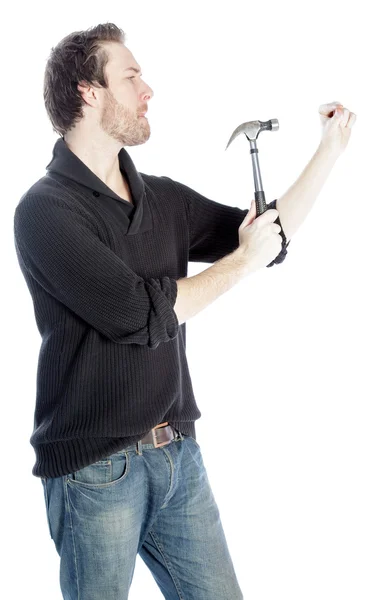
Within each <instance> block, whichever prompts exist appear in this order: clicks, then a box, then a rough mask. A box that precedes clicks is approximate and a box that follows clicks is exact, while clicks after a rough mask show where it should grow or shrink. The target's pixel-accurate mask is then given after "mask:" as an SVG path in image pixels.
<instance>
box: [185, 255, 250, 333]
mask: <svg viewBox="0 0 392 600" xmlns="http://www.w3.org/2000/svg"><path fill="white" fill-rule="evenodd" d="M247 273H248V271H247V263H246V261H245V260H244V259H243V258H242V252H241V249H240V248H237V250H234V252H232V253H231V254H228V255H227V256H224V257H223V258H221V259H220V260H218V261H217V262H216V263H214V264H213V265H212V266H211V267H209V268H208V269H206V270H205V271H202V272H201V273H199V274H198V275H194V276H193V277H184V278H182V279H178V280H177V299H176V303H175V305H174V311H175V313H176V315H177V318H178V322H179V324H180V325H181V324H182V323H184V321H188V320H189V319H190V318H191V317H193V316H194V315H196V314H197V313H198V312H200V311H201V310H203V309H204V308H206V307H207V306H208V305H209V304H211V303H212V302H213V301H214V300H216V299H217V298H218V297H219V296H221V295H222V294H224V293H225V292H227V291H228V290H229V289H230V288H232V287H233V286H234V285H236V284H237V283H238V282H239V281H240V280H241V279H242V278H243V277H245V276H246V275H247Z"/></svg>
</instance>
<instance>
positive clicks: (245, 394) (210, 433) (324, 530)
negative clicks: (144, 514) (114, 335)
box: [1, 0, 392, 600]
mask: <svg viewBox="0 0 392 600" xmlns="http://www.w3.org/2000/svg"><path fill="white" fill-rule="evenodd" d="M2 13H3V15H2V24H3V27H2V36H1V53H2V84H1V85H2V91H1V102H2V142H3V143H2V154H3V156H2V167H3V173H2V185H3V194H2V208H3V220H2V236H1V240H2V244H3V248H2V252H1V256H2V272H3V281H2V283H3V286H2V288H3V292H2V294H1V302H2V304H3V309H2V311H1V315H2V317H3V318H2V333H3V336H2V337H3V360H2V365H3V368H4V369H3V373H2V383H3V394H2V395H3V410H2V436H1V450H2V494H1V498H2V500H1V502H2V519H3V523H2V535H1V538H2V547H3V548H2V549H3V551H4V550H6V554H5V555H4V554H3V557H4V558H3V560H2V566H3V568H4V573H3V575H2V589H3V590H4V589H6V588H7V589H8V590H9V592H8V594H7V598H20V599H22V598H23V599H24V598H26V599H27V598H39V599H40V600H61V598H62V596H61V592H60V587H59V583H58V578H59V573H58V571H59V560H60V559H59V557H58V555H57V553H56V550H55V546H54V544H53V542H52V541H51V539H50V537H49V532H48V529H47V523H46V514H45V507H44V496H43V490H42V485H41V482H40V480H39V479H38V478H35V477H33V476H32V474H31V469H32V466H33V464H34V461H35V456H34V451H33V448H32V446H31V445H30V443H29V438H30V435H31V433H32V428H33V413H34V406H35V385H36V369H37V359H38V353H39V348H40V343H41V338H40V335H39V332H38V329H37V327H36V323H35V318H34V312H33V305H32V302H31V297H30V295H29V292H28V289H27V286H26V284H25V281H24V279H23V277H22V274H21V272H20V270H19V266H18V263H17V259H16V253H15V250H14V246H13V215H14V210H15V207H16V205H17V203H18V201H19V198H20V197H21V195H22V194H23V193H24V192H25V191H26V190H27V189H28V188H29V187H30V186H31V185H32V184H33V183H34V182H35V181H36V180H37V179H39V178H40V177H42V176H43V175H44V174H45V166H46V165H47V164H48V162H49V161H50V159H51V156H52V148H53V145H54V143H55V141H56V140H57V138H58V136H57V135H56V134H54V133H53V132H52V128H51V124H50V122H49V119H48V117H47V115H46V112H45V108H44V103H43V97H42V86H43V73H44V68H45V63H46V60H47V58H48V56H49V53H50V49H51V47H52V46H55V45H56V44H57V43H58V42H59V41H60V40H61V39H62V38H63V37H64V36H65V35H67V34H68V33H70V32H72V31H76V30H80V29H86V28H88V27H91V26H94V25H97V24H98V23H103V22H107V21H111V22H114V23H115V24H116V25H117V26H119V27H121V28H122V29H123V30H124V31H125V32H126V34H127V40H126V45H127V46H128V47H129V49H130V50H131V52H132V53H133V54H134V56H135V58H136V60H137V61H138V62H139V64H140V65H141V68H142V72H143V79H144V80H145V81H146V82H147V83H148V84H149V85H150V86H151V87H152V88H153V90H154V92H155V96H154V98H153V100H152V101H151V102H150V103H149V115H148V118H149V122H150V126H151V137H150V139H149V141H148V142H147V143H146V144H144V145H143V146H138V147H134V148H130V147H127V150H128V152H129V153H130V155H131V157H132V159H133V161H134V162H135V165H136V167H137V169H138V170H139V171H142V172H144V173H150V174H154V175H167V176H169V177H171V178H173V179H175V180H177V181H181V182H183V183H185V184H186V185H188V186H190V187H192V188H193V189H195V190H196V191H199V192H200V193H202V194H204V195H205V196H207V197H208V198H211V199H213V200H216V201H218V202H221V203H223V204H228V205H231V206H238V207H240V208H249V207H250V202H251V199H252V198H253V192H254V188H253V176H252V166H251V158H250V154H249V143H248V141H247V140H246V138H245V136H242V137H240V138H238V139H237V140H236V142H235V143H233V144H232V145H231V146H230V148H229V149H228V150H227V151H226V152H225V147H226V144H227V142H228V140H229V137H230V135H231V133H232V132H233V130H234V129H235V128H236V127H237V126H238V125H239V124H240V123H242V122H244V121H249V120H255V119H260V120H263V121H266V120H268V119H270V118H277V119H278V120H279V124H280V129H279V131H278V132H274V133H271V132H266V133H264V134H262V135H261V136H259V139H258V147H259V159H260V168H261V175H262V180H263V186H264V190H265V194H266V199H267V202H269V201H271V200H273V199H274V198H277V197H279V195H282V194H283V193H285V191H286V190H287V189H288V188H289V187H290V185H291V184H292V183H293V182H294V181H295V180H296V179H297V177H298V176H299V175H300V173H301V172H302V170H303V169H304V167H305V166H306V164H307V163H308V161H309V160H310V158H311V157H312V155H313V153H314V152H315V150H316V148H317V146H318V144H319V141H320V138H321V125H320V121H319V115H318V108H319V106H320V104H324V103H327V102H331V101H334V100H337V101H340V102H342V103H343V105H344V106H345V107H347V108H348V109H349V110H350V111H353V112H354V113H355V114H356V115H357V121H356V123H355V125H354V127H353V130H352V135H351V139H350V141H349V145H348V147H347V149H346V151H345V152H344V153H343V155H342V156H341V157H340V158H339V160H338V161H337V163H336V164H335V166H334V167H333V169H332V172H331V175H330V177H329V178H328V180H327V182H326V184H325V185H324V187H323V189H322V191H321V193H320V194H319V196H318V198H317V201H316V204H315V206H314V208H313V210H312V211H311V213H310V214H309V216H308V218H307V219H306V221H305V223H304V224H303V226H302V227H301V229H300V230H299V231H298V232H297V234H296V235H295V236H294V237H293V239H292V242H291V244H290V247H289V251H288V256H287V258H286V261H285V262H284V263H283V264H281V265H277V266H274V267H273V268H270V269H264V270H260V271H259V272H257V273H256V274H254V275H252V276H251V277H248V278H246V279H244V280H242V281H241V282H240V283H239V284H238V285H237V286H235V287H234V288H232V289H231V290H230V291H229V292H227V293H225V294H224V295H222V296H221V297H220V298H218V299H217V300H216V301H215V302H214V303H213V304H211V305H210V306H209V307H207V308H206V309H205V310H204V311H202V312H200V313H199V314H198V315H196V316H195V317H193V318H192V319H190V320H189V321H188V323H187V353H188V361H189V366H190V370H191V375H192V381H193V386H194V391H195V394H196V399H197V403H198V406H199V408H200V410H201V412H202V417H201V419H199V420H198V421H197V422H196V430H197V439H198V442H199V444H200V446H201V448H202V453H203V458H204V462H205V465H206V468H207V472H208V475H209V480H210V483H211V486H212V488H213V491H214V495H215V498H216V501H217V504H218V506H219V509H220V514H221V519H222V523H223V526H224V530H225V533H226V537H227V540H228V544H229V548H230V552H231V556H232V559H233V563H234V566H235V570H236V573H237V577H238V580H239V583H240V586H241V589H242V591H243V594H244V598H245V599H246V600H258V599H260V600H288V599H290V600H291V599H294V598H300V599H301V600H315V599H317V600H331V599H333V600H362V599H369V600H370V599H371V600H373V599H376V598H377V600H387V599H388V600H390V599H391V597H392V578H391V569H392V566H391V563H392V544H391V539H392V519H391V505H392V494H391V491H392V489H391V457H392V453H391V400H392V393H391V375H390V363H391V352H390V342H391V318H390V308H391V299H392V298H391V292H390V279H391V276H390V274H391V270H390V256H391V252H390V243H389V233H390V221H391V216H392V211H391V200H392V197H391V184H390V174H391V159H392V156H391V122H390V114H391V112H390V103H391V93H390V92H391V90H390V88H389V85H390V58H391V44H390V42H389V41H388V37H389V39H390V28H389V25H388V20H387V18H386V16H387V15H386V3H384V2H381V1H373V2H372V3H371V4H370V5H369V4H366V3H365V4H364V5H363V7H362V6H361V5H360V4H358V3H356V2H347V1H343V2H339V3H338V4H333V3H327V2H312V3H311V2H304V1H301V0H300V1H297V2H294V3H289V2H282V1H281V0H275V1H274V2H271V3H262V2H256V1H253V2H251V1H247V0H241V2H239V3H236V2H234V3H232V4H228V3H226V2H214V1H209V2H200V1H198V2H197V3H190V2H174V1H167V0H166V1H165V2H158V1H156V2H152V1H151V0H149V2H146V3H144V2H113V1H110V2H105V3H99V2H67V3H64V2H62V3H57V2H55V3H54V2H33V3H27V2H25V3H13V4H12V5H10V7H8V8H3V9H2ZM388 88H389V89H388ZM209 266H210V265H208V264H202V263H190V264H189V272H188V275H189V276H191V275H195V274H197V273H199V272H200V271H202V270H204V269H206V268H208V267H209ZM142 597H143V598H148V599H149V600H150V599H151V600H153V599H155V598H156V599H159V598H162V594H161V592H160V590H159V588H158V587H157V585H156V583H155V580H154V579H153V577H152V575H151V573H150V572H149V570H148V569H147V567H146V566H145V564H144V563H143V561H142V560H141V559H140V557H139V556H138V557H137V563H136V569H135V574H134V579H133V583H132V586H131V591H130V598H142ZM81 600H82V599H81Z"/></svg>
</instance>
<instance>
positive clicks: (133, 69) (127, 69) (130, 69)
mask: <svg viewBox="0 0 392 600" xmlns="http://www.w3.org/2000/svg"><path fill="white" fill-rule="evenodd" d="M124 71H135V73H141V71H140V69H135V67H127V68H126V69H124Z"/></svg>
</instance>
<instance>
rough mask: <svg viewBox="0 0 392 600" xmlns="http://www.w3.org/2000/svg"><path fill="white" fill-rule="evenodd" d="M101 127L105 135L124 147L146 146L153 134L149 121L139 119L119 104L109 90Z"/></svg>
mask: <svg viewBox="0 0 392 600" xmlns="http://www.w3.org/2000/svg"><path fill="white" fill-rule="evenodd" d="M100 125H101V127H102V129H103V131H104V132H105V133H107V134H108V135H109V136H111V137H112V138H114V139H115V140H116V141H117V142H120V144H122V145H123V146H139V145H140V144H144V143H145V142H146V141H147V140H148V139H149V137H150V134H151V130H150V124H149V122H148V121H147V119H143V118H139V117H138V116H137V115H136V114H134V113H132V112H131V111H130V110H129V109H128V108H127V107H126V106H124V105H123V104H120V102H117V100H116V98H115V97H114V96H113V94H112V92H111V91H110V90H109V89H107V90H106V101H105V106H104V108H103V111H102V115H101V120H100Z"/></svg>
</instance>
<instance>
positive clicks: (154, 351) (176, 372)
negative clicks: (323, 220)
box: [14, 138, 288, 478]
mask: <svg viewBox="0 0 392 600" xmlns="http://www.w3.org/2000/svg"><path fill="white" fill-rule="evenodd" d="M118 158H119V166H120V170H121V172H122V173H123V175H124V176H125V177H126V179H127V181H128V184H129V186H130V189H131V194H132V200H133V203H134V205H133V204H131V203H130V202H128V201H127V200H125V199H124V198H121V197H120V196H118V195H117V194H116V193H115V192H113V190H111V189H110V188H109V187H108V186H107V185H106V184H105V183H104V182H103V181H102V180H101V179H99V177H97V176H96V175H95V174H94V173H93V172H92V171H91V170H90V169H89V168H88V167H87V165H86V164H85V163H83V162H82V161H81V160H80V159H79V158H78V157H77V156H76V154H74V153H73V152H72V151H71V150H70V149H69V148H68V146H67V145H66V142H65V141H64V139H63V138H59V139H58V140H57V141H56V143H55V145H54V148H53V156H52V160H51V161H50V163H49V164H48V165H47V167H46V174H45V175H44V176H43V177H42V178H41V179H39V180H38V181H36V182H35V183H34V184H33V185H32V186H31V187H30V188H29V189H28V191H27V192H25V194H24V195H23V196H22V197H21V199H20V201H19V203H18V205H17V206H16V209H15V214H14V241H15V249H16V253H17V258H18V262H19V265H20V269H21V271H22V274H23V277H24V279H25V281H26V284H27V286H28V289H29V292H30V295H31V297H32V302H33V306H34V313H35V318H36V323H37V327H38V330H39V333H40V335H41V338H42V344H41V347H40V352H39V357H38V365H37V380H36V405H35V412H34V428H33V433H32V435H31V438H30V443H31V445H32V446H33V448H34V451H35V455H36V461H35V464H34V466H33V470H32V474H33V475H34V476H36V477H41V478H49V477H60V476H63V475H66V474H68V473H72V472H74V471H76V470H79V469H81V468H83V467H85V466H87V465H89V464H92V463H93V462H95V461H97V460H101V459H102V458H104V457H107V456H109V455H110V454H112V453H114V452H118V451H120V450H121V449H124V448H126V447H127V446H129V445H130V444H133V443H135V442H137V441H138V440H140V439H141V438H143V437H144V436H145V435H146V434H147V433H148V431H149V430H150V429H152V428H153V427H155V426H156V425H157V424H159V423H162V422H165V421H167V422H168V423H169V424H170V425H172V426H173V427H174V428H176V429H177V430H179V431H181V432H182V433H184V434H185V435H190V436H192V437H194V438H195V439H196V432H195V421H196V420H197V419H199V418H200V417H201V412H200V411H199V409H198V407H197V404H196V400H195V396H194V392H193V388H192V382H191V376H190V372H189V368H188V363H187V357H186V324H185V323H182V324H181V325H179V323H178V319H177V316H176V313H175V312H174V310H173V307H174V305H175V302H176V297H177V280H178V279H180V278H183V277H187V266H188V262H189V261H193V262H201V263H214V262H215V261H217V260H218V259H220V258H222V257H223V256H225V255H227V254H229V253H231V252H233V251H234V250H235V249H236V248H238V245H239V239H238V228H239V226H240V224H241V223H242V221H243V219H244V218H245V215H246V214H247V212H248V210H247V209H240V208H237V207H232V206H226V205H224V204H221V203H218V202H215V201H213V200H211V199H209V198H206V197H205V196H203V195H201V194H199V193H197V192H196V191H194V190H193V189H191V188H190V187H188V186H186V185H184V184H183V183H180V182H178V181H174V180H173V179H171V178H170V177H166V176H155V175H146V174H144V173H140V172H138V171H137V170H136V168H135V166H134V163H133V161H132V160H131V158H130V155H129V154H128V152H127V151H126V150H125V149H124V148H122V149H121V150H120V152H119V154H118ZM268 208H276V200H274V201H273V202H271V203H270V204H269V205H268ZM276 222H277V223H278V224H279V225H281V223H280V221H279V217H278V218H277V220H276ZM282 237H283V242H284V243H283V245H282V251H281V253H280V254H279V255H278V257H277V258H276V259H275V260H274V261H273V262H272V263H271V264H270V265H268V266H272V265H273V264H276V263H280V262H282V261H283V260H284V258H285V256H286V253H287V250H286V245H288V244H286V239H285V237H284V233H283V230H282Z"/></svg>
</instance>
